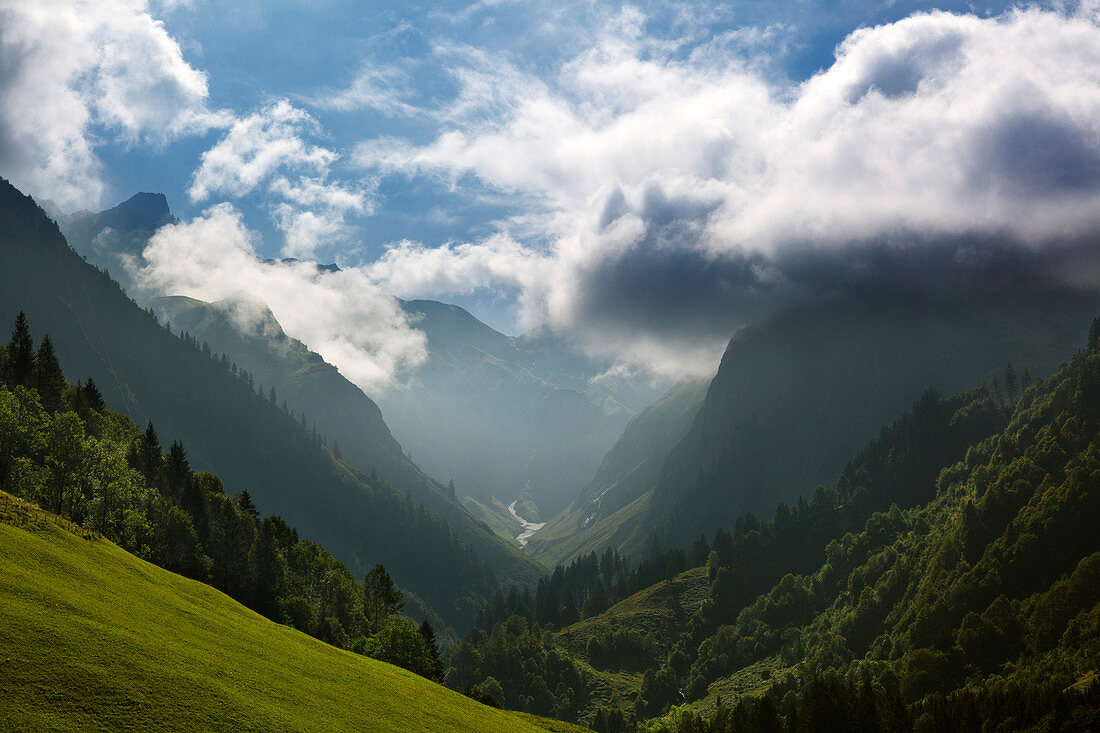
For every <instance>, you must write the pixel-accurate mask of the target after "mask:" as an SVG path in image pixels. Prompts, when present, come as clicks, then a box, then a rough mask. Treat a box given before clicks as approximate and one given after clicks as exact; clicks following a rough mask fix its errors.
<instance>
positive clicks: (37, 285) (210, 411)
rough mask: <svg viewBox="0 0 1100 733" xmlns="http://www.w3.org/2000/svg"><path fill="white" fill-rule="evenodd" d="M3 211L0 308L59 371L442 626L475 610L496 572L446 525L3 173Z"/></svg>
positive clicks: (516, 566) (507, 570) (518, 561)
mask: <svg viewBox="0 0 1100 733" xmlns="http://www.w3.org/2000/svg"><path fill="white" fill-rule="evenodd" d="M0 222H2V223H3V227H2V229H0V312H8V313H10V314H11V316H9V317H12V316H14V314H15V313H16V312H18V311H21V310H24V311H26V313H27V315H28V318H29V320H30V322H31V324H33V327H34V328H35V329H37V330H38V332H39V333H48V334H49V335H50V336H51V338H52V340H53V344H54V347H55V349H56V352H57V355H58V359H59V360H60V362H61V366H62V367H63V368H64V370H65V372H66V373H67V374H69V375H71V377H72V378H75V379H79V380H81V381H83V380H85V379H88V378H91V379H94V381H95V383H96V384H97V385H98V388H99V390H100V392H101V393H102V395H103V399H104V400H105V402H106V403H107V404H108V405H111V406H114V407H116V408H117V409H118V410H119V411H120V412H122V413H124V414H126V415H127V416H128V417H129V418H130V419H131V420H133V422H135V423H137V424H141V425H144V424H146V423H147V422H149V421H152V422H154V424H155V425H156V428H157V431H158V433H159V435H160V437H161V440H163V441H164V442H168V443H170V442H174V441H177V440H178V441H180V442H182V443H183V444H184V445H186V446H187V451H188V458H189V461H190V464H191V465H192V466H194V467H196V468H200V469H210V470H213V471H215V472H216V473H217V474H218V475H219V476H221V478H222V479H223V480H224V481H225V483H226V484H227V485H229V486H232V487H234V489H235V490H239V491H247V492H249V494H250V495H251V497H252V498H253V500H254V502H255V504H256V506H257V507H258V508H259V510H260V511H261V512H262V513H264V514H278V515H280V516H282V517H284V518H285V519H286V520H287V521H289V522H291V523H292V524H293V525H294V526H295V527H296V528H297V529H298V531H299V532H301V533H302V534H303V535H304V536H306V537H310V538H312V539H314V540H316V541H318V542H320V543H322V544H323V545H324V546H325V547H327V548H328V549H329V550H330V551H331V552H332V553H333V554H334V555H335V556H336V557H338V558H340V559H341V560H342V561H344V562H346V563H348V564H349V565H350V566H351V567H352V568H353V569H354V570H355V571H356V572H358V573H362V572H365V570H366V569H368V568H369V567H371V566H372V565H374V564H376V563H378V562H382V563H385V564H386V566H387V567H389V568H390V569H391V570H393V571H394V573H395V575H397V576H398V577H400V578H401V579H402V581H401V582H402V584H403V585H404V586H405V587H407V588H408V589H410V590H412V591H413V592H414V593H416V594H417V595H419V596H420V597H421V598H423V599H424V600H425V601H426V602H427V603H428V604H429V605H430V606H431V607H432V608H434V609H436V610H437V611H438V612H439V613H440V615H441V616H442V617H443V618H444V619H446V620H447V622H448V623H449V624H452V625H454V626H456V627H462V626H464V625H466V624H468V623H469V622H470V621H471V620H472V618H473V615H474V612H475V610H476V607H477V605H478V604H479V603H480V600H481V599H483V598H486V597H488V595H489V594H490V593H491V592H492V588H493V587H494V571H493V569H492V568H491V567H489V566H487V565H486V564H485V561H484V560H482V559H481V558H479V557H478V556H477V555H476V554H475V553H474V552H472V551H471V550H470V549H469V548H468V547H467V546H466V545H465V544H464V543H462V542H461V541H460V540H459V539H458V538H456V537H455V535H454V533H453V531H452V530H451V529H450V528H449V527H448V526H447V524H446V522H444V521H443V520H441V519H439V518H438V517H436V516H434V515H432V514H430V513H429V512H427V511H426V510H425V509H424V508H423V506H422V505H420V504H418V503H416V502H413V501H410V500H408V499H406V497H405V496H403V495H402V493H400V492H397V491H395V490H393V489H391V488H390V487H388V486H386V485H385V484H384V483H382V482H372V481H370V480H369V479H364V477H363V476H361V475H358V474H356V473H355V472H354V471H352V470H351V469H349V467H347V466H346V464H343V463H342V462H340V461H338V460H335V459H334V457H333V455H332V453H331V451H330V450H329V449H327V448H325V447H324V445H322V443H321V436H317V435H315V434H314V433H313V432H312V431H311V429H310V427H307V426H309V425H310V422H309V421H308V419H307V417H306V416H303V415H301V414H297V415H291V414H288V413H287V412H286V411H284V410H283V409H282V408H281V407H280V406H279V405H278V404H277V403H275V402H272V401H271V400H270V399H269V398H270V395H269V394H265V395H259V394H257V388H258V386H259V385H257V384H255V382H254V378H252V377H251V375H249V374H247V373H242V371H241V370H240V369H238V368H236V366H235V364H233V363H232V362H231V361H230V360H229V359H228V358H226V357H225V356H224V355H221V356H219V355H217V354H214V353H204V351H203V350H202V349H201V348H200V345H199V344H197V343H196V342H194V340H193V339H192V340H187V339H181V338H180V337H178V336H177V335H175V334H173V333H171V332H170V331H169V330H167V329H166V328H165V327H164V326H162V325H160V324H159V323H158V322H157V321H156V319H155V318H154V317H153V315H152V314H150V313H148V312H146V311H143V310H141V309H140V308H138V307H137V306H136V305H135V304H134V303H133V301H131V300H130V299H129V298H127V297H126V296H125V294H124V293H123V292H122V291H121V290H120V289H119V287H118V285H117V284H116V283H114V282H112V281H111V280H110V279H109V278H108V277H107V276H106V275H105V274H103V273H102V272H100V271H98V270H96V269H95V268H93V267H91V266H90V265H88V264H87V263H85V262H84V261H83V260H82V259H81V258H80V257H78V256H77V255H76V254H75V253H74V252H73V251H72V250H71V249H70V248H69V247H68V246H67V244H66V243H65V240H64V238H63V237H62V236H61V233H60V232H59V231H58V229H57V227H56V226H55V225H54V224H53V223H52V222H51V221H50V220H49V219H48V218H47V217H46V216H45V215H44V214H43V212H42V211H41V210H40V209H39V208H38V207H37V206H36V205H35V204H34V202H33V201H31V200H30V199H29V198H27V197H24V196H23V195H21V194H20V193H19V192H18V191H16V190H15V189H14V188H13V187H11V186H10V185H9V184H7V183H6V182H4V183H2V184H0ZM331 439H333V438H330V440H331ZM494 541H495V539H494ZM499 546H500V547H501V548H504V545H503V543H500V545H499ZM505 549H506V548H505ZM500 557H503V558H515V559H514V560H511V561H510V562H509V564H507V565H505V566H503V567H500V568H499V570H500V575H501V577H503V578H509V577H511V578H513V579H514V580H516V581H518V582H533V578H534V577H536V573H535V571H534V566H533V565H531V564H530V563H528V562H525V561H523V560H522V558H518V556H515V555H513V554H506V553H505V552H503V551H502V553H501V555H500Z"/></svg>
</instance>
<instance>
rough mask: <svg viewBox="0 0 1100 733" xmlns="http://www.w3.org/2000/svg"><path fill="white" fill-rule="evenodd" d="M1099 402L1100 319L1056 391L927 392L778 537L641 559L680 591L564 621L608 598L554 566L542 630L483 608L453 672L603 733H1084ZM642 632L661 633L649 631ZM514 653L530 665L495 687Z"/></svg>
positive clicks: (1099, 473) (1093, 689)
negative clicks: (560, 706) (552, 706)
mask: <svg viewBox="0 0 1100 733" xmlns="http://www.w3.org/2000/svg"><path fill="white" fill-rule="evenodd" d="M1097 405H1100V322H1098V324H1097V325H1095V326H1094V327H1093V330H1092V335H1091V336H1090V338H1089V346H1088V349H1087V351H1085V352H1083V353H1079V354H1078V355H1077V356H1075V357H1073V358H1072V359H1071V360H1070V361H1069V362H1068V363H1066V364H1065V365H1064V366H1063V367H1062V368H1061V369H1060V370H1059V371H1058V372H1057V373H1056V374H1055V375H1054V376H1052V377H1050V378H1048V379H1044V380H1041V381H1038V382H1036V383H1034V384H1031V385H1022V384H1021V383H1020V382H1019V381H1018V378H1017V376H1016V375H1015V374H1014V372H1012V371H1008V372H1007V373H1006V374H1003V376H1002V378H1001V379H1000V380H998V389H996V390H995V389H993V388H991V387H982V388H980V389H976V390H972V391H969V392H965V393H961V394H959V395H956V396H954V397H951V398H943V397H941V396H939V395H938V394H937V393H935V392H928V393H926V394H925V395H924V396H923V397H922V398H921V399H920V400H919V401H918V402H916V403H915V404H914V405H913V407H912V409H911V410H910V411H909V412H908V413H906V414H905V415H904V416H903V417H902V418H901V419H899V420H898V421H897V422H895V423H894V424H893V425H892V426H891V427H889V428H887V429H884V430H882V432H881V433H880V435H879V436H878V437H877V438H876V439H874V440H873V441H871V443H870V444H869V445H868V446H867V447H866V448H865V449H864V450H863V451H862V452H861V453H860V454H859V455H858V456H857V457H856V458H855V459H854V460H852V461H851V462H850V463H849V464H848V465H847V467H846V468H845V469H844V471H843V474H842V476H841V479H840V480H839V482H838V483H837V485H836V487H835V488H826V487H819V488H818V489H817V490H816V491H815V492H814V494H813V497H812V499H811V500H810V501H808V502H807V501H801V500H800V501H799V502H798V503H796V504H795V505H794V506H787V505H783V504H781V505H779V507H778V509H777V510H776V511H775V517H774V519H772V520H771V521H767V522H761V521H760V520H758V519H756V518H755V517H753V516H752V515H744V516H742V517H740V518H739V519H738V520H737V521H736V522H735V524H734V526H733V527H732V532H729V533H727V532H725V531H719V532H718V533H717V534H716V535H715V537H714V539H713V541H712V542H709V543H708V542H707V541H706V540H700V541H698V542H696V543H695V547H696V548H698V549H697V550H696V549H693V551H692V552H690V553H688V554H687V555H684V554H683V553H680V554H679V555H677V553H676V552H669V553H659V554H658V553H656V552H655V551H654V550H653V549H651V553H652V554H651V555H650V557H651V558H652V560H651V563H654V564H656V565H661V561H662V560H663V568H662V569H663V570H664V573H665V574H664V575H663V576H660V577H672V576H673V575H675V574H676V573H680V574H679V575H676V580H666V581H661V582H660V583H658V584H657V585H653V586H652V587H651V588H649V589H646V590H643V591H642V592H640V593H637V594H635V595H634V596H631V597H629V598H627V599H626V600H623V601H620V602H619V603H618V604H616V605H614V606H611V607H610V608H609V609H608V610H606V611H603V612H598V613H593V614H585V613H584V611H583V610H581V611H580V612H579V613H578V612H576V609H584V608H585V606H586V605H588V606H590V607H591V610H592V611H593V612H595V611H596V610H597V608H598V607H599V606H598V603H597V602H595V601H593V600H592V599H593V598H597V599H600V598H604V597H606V596H607V595H608V587H609V586H608V584H607V582H606V581H607V578H608V576H605V575H604V574H603V568H604V567H607V568H610V569H612V571H614V567H615V562H612V560H614V557H615V556H614V555H613V554H611V555H609V556H608V558H609V560H608V562H607V563H603V562H600V563H596V564H594V565H593V564H590V563H589V564H587V565H586V564H580V565H577V566H576V568H577V569H576V570H573V576H574V577H576V578H578V579H581V580H579V582H575V583H567V582H564V581H565V580H566V578H568V577H569V571H568V570H569V569H566V572H565V573H564V574H562V575H561V580H560V581H558V582H559V583H564V584H563V585H559V586H558V587H562V588H565V589H566V591H567V596H566V600H565V603H564V605H562V606H561V610H559V612H558V614H557V617H556V618H554V619H549V620H550V623H551V624H552V626H550V627H547V626H545V624H546V623H547V620H548V617H547V616H546V614H545V612H543V611H541V610H540V609H541V608H542V605H540V600H539V599H537V598H530V599H527V598H525V596H524V595H523V594H522V593H519V594H518V595H515V596H513V598H512V599H508V600H506V601H505V602H503V603H501V602H500V601H495V602H494V605H491V606H490V607H489V608H490V610H488V611H487V614H488V615H487V616H485V617H484V618H483V620H482V623H483V624H484V623H485V621H486V620H488V622H489V626H488V630H487V631H486V630H479V631H475V632H472V633H471V635H470V636H468V637H467V640H466V641H464V642H463V645H464V646H465V645H470V646H471V649H469V650H468V651H465V652H461V649H462V648H461V647H460V652H461V653H460V654H456V656H455V659H453V660H452V663H451V672H450V673H449V674H456V673H457V671H458V670H464V669H470V668H471V667H469V666H468V663H466V662H464V661H462V660H465V659H473V660H480V661H479V662H478V664H479V665H480V666H476V667H473V669H475V670H476V672H475V676H480V677H481V680H480V681H478V680H467V682H471V681H472V682H473V683H476V684H482V685H489V686H493V685H494V684H502V680H503V679H504V678H506V677H507V678H508V679H509V680H510V681H511V684H512V685H513V686H515V687H516V688H517V689H520V690H522V689H530V688H531V685H532V684H535V685H536V686H537V679H538V678H539V677H542V678H544V679H546V680H547V681H549V680H550V679H551V675H552V674H553V675H556V677H554V679H560V680H561V681H562V682H565V683H566V687H564V688H561V690H562V691H563V692H564V691H565V690H567V689H568V690H569V692H570V695H569V696H568V698H567V699H570V700H574V701H576V703H575V706H574V707H573V708H572V712H573V714H574V715H576V716H577V717H578V718H579V719H581V720H585V721H588V722H589V723H590V724H591V725H592V726H593V727H594V728H595V729H597V730H606V731H618V730H632V729H634V727H635V726H636V725H638V724H639V723H638V722H636V721H645V720H646V719H651V722H650V723H648V724H647V725H648V727H649V729H652V730H662V731H674V732H676V733H680V732H686V731H705V732H709V731H756V730H760V731H765V730H766V731H775V730H781V731H787V730H789V731H796V730H798V731H802V730H814V731H816V730H821V731H825V730H910V729H914V730H921V731H925V730H974V731H978V730H992V729H1002V730H1081V731H1084V730H1092V729H1094V728H1095V726H1096V725H1097V724H1098V723H1100V718H1097V711H1098V710H1100V706H1098V698H1097V695H1100V687H1098V686H1097V685H1096V684H1095V680H1096V670H1097V668H1098V667H1100V625H1098V624H1097V622H1096V618H1095V617H1097V615H1098V614H1100V595H1098V593H1100V583H1097V582H1096V578H1095V577H1094V576H1095V568H1094V565H1096V563H1097V558H1098V557H1100V539H1098V537H1100V526H1098V524H1097V522H1098V519H1097V517H1098V516H1100V514H1098V509H1100V506H1098V505H1097V501H1098V500H1097V486H1100V478H1098V477H1100V410H1098V408H1097ZM704 553H705V554H706V557H707V559H706V561H705V562H701V561H700V560H699V558H700V556H701V555H703V554H704ZM593 562H595V561H594V560H593ZM695 565H697V566H698V567H697V568H696V569H695V570H690V571H688V572H686V573H685V572H682V571H683V569H684V568H685V567H691V566H695ZM583 567H590V568H592V571H588V572H581V570H580V568H583ZM559 573H561V570H560V569H559V571H558V573H556V574H555V576H553V577H551V578H549V579H547V581H546V583H547V587H548V588H549V587H551V586H552V584H553V583H554V580H555V578H556V577H558V574H559ZM700 574H703V575H702V577H700ZM611 577H613V575H612V576H611ZM700 580H702V582H703V583H704V585H706V586H709V587H708V588H707V589H706V590H705V591H704V592H703V596H702V597H701V598H700V597H699V596H698V595H697V593H698V590H696V589H698V588H699V586H698V585H697V583H698V582H699V581H700ZM611 587H612V588H613V587H614V585H612V586H611ZM662 587H665V588H666V590H665V591H664V592H663V593H662V592H660V589H661V588H662ZM539 590H540V595H545V591H543V589H542V587H541V586H540V589H539ZM612 592H613V591H612ZM559 598H560V596H559ZM612 600H614V599H612ZM493 608H496V610H495V611H493V610H491V609H493ZM569 609H574V610H573V611H569ZM563 612H564V613H563ZM571 613H575V614H576V615H574V616H572V617H569V616H568V615H567V614H571ZM639 614H641V616H639ZM662 614H668V615H667V616H662ZM581 617H584V618H581ZM639 618H654V619H660V618H664V619H665V620H664V621H661V622H660V623H659V625H658V626H657V627H651V628H652V629H653V630H652V631H650V632H649V633H647V632H646V630H645V622H644V621H639V620H638V619H639ZM625 619H630V620H629V621H626V620H625ZM559 624H563V625H565V626H564V628H561V630H560V631H556V632H555V633H553V634H552V635H547V634H546V633H545V630H546V629H548V628H549V629H551V630H553V629H557V628H560V627H559ZM540 628H541V629H542V630H543V632H544V633H542V634H540V633H539V631H538V630H539V629H540ZM657 630H666V633H665V634H662V633H657ZM525 649H535V650H541V651H539V653H538V654H535V653H534V652H532V651H525ZM607 649H612V650H615V651H614V652H613V653H611V654H608V653H607V652H606V651H605V650H607ZM517 654H518V655H519V656H520V657H521V658H527V659H542V660H545V662H544V663H543V664H544V666H543V667H541V668H539V667H533V668H532V669H530V670H529V671H527V668H526V667H525V674H524V675H523V676H522V677H521V678H518V679H517V678H515V677H514V675H513V676H511V677H509V676H508V675H509V674H510V673H509V671H508V670H510V669H513V668H512V667H510V666H509V664H510V663H509V662H508V661H507V660H508V659H510V658H514V656H515V655H517ZM494 660H495V661H494ZM555 670H557V671H556V672H555ZM563 670H564V671H563ZM569 670H571V671H569ZM568 675H573V676H572V677H570V676H568ZM489 677H491V678H492V679H491V680H490V679H488V678H489ZM569 680H574V683H573V685H572V686H570V685H569V684H568V682H569ZM502 692H503V695H504V697H505V699H508V700H510V701H512V704H516V703H515V702H514V701H515V700H516V699H517V698H514V697H509V695H510V692H509V689H508V686H507V685H503V688H502ZM526 694H530V693H526ZM524 704H525V703H524V702H523V701H522V699H521V701H520V703H519V705H518V706H519V707H522V705H524ZM654 716H656V717H654ZM983 725H984V726H986V727H982V726H983ZM997 726H1000V728H997ZM643 727H644V726H643Z"/></svg>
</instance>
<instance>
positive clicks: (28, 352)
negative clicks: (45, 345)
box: [4, 311, 34, 387]
mask: <svg viewBox="0 0 1100 733" xmlns="http://www.w3.org/2000/svg"><path fill="white" fill-rule="evenodd" d="M7 367H8V368H7V374H5V375H4V378H5V379H6V380H7V382H8V383H9V384H10V385H12V386H13V387H14V386H16V385H20V384H21V385H23V386H25V387H30V386H32V384H31V380H32V378H33V376H34V341H33V340H32V339H31V329H30V326H28V325H27V314H26V313H24V312H23V311H19V315H18V316H16V317H15V328H14V329H13V330H12V332H11V341H9V342H8V364H7Z"/></svg>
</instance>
